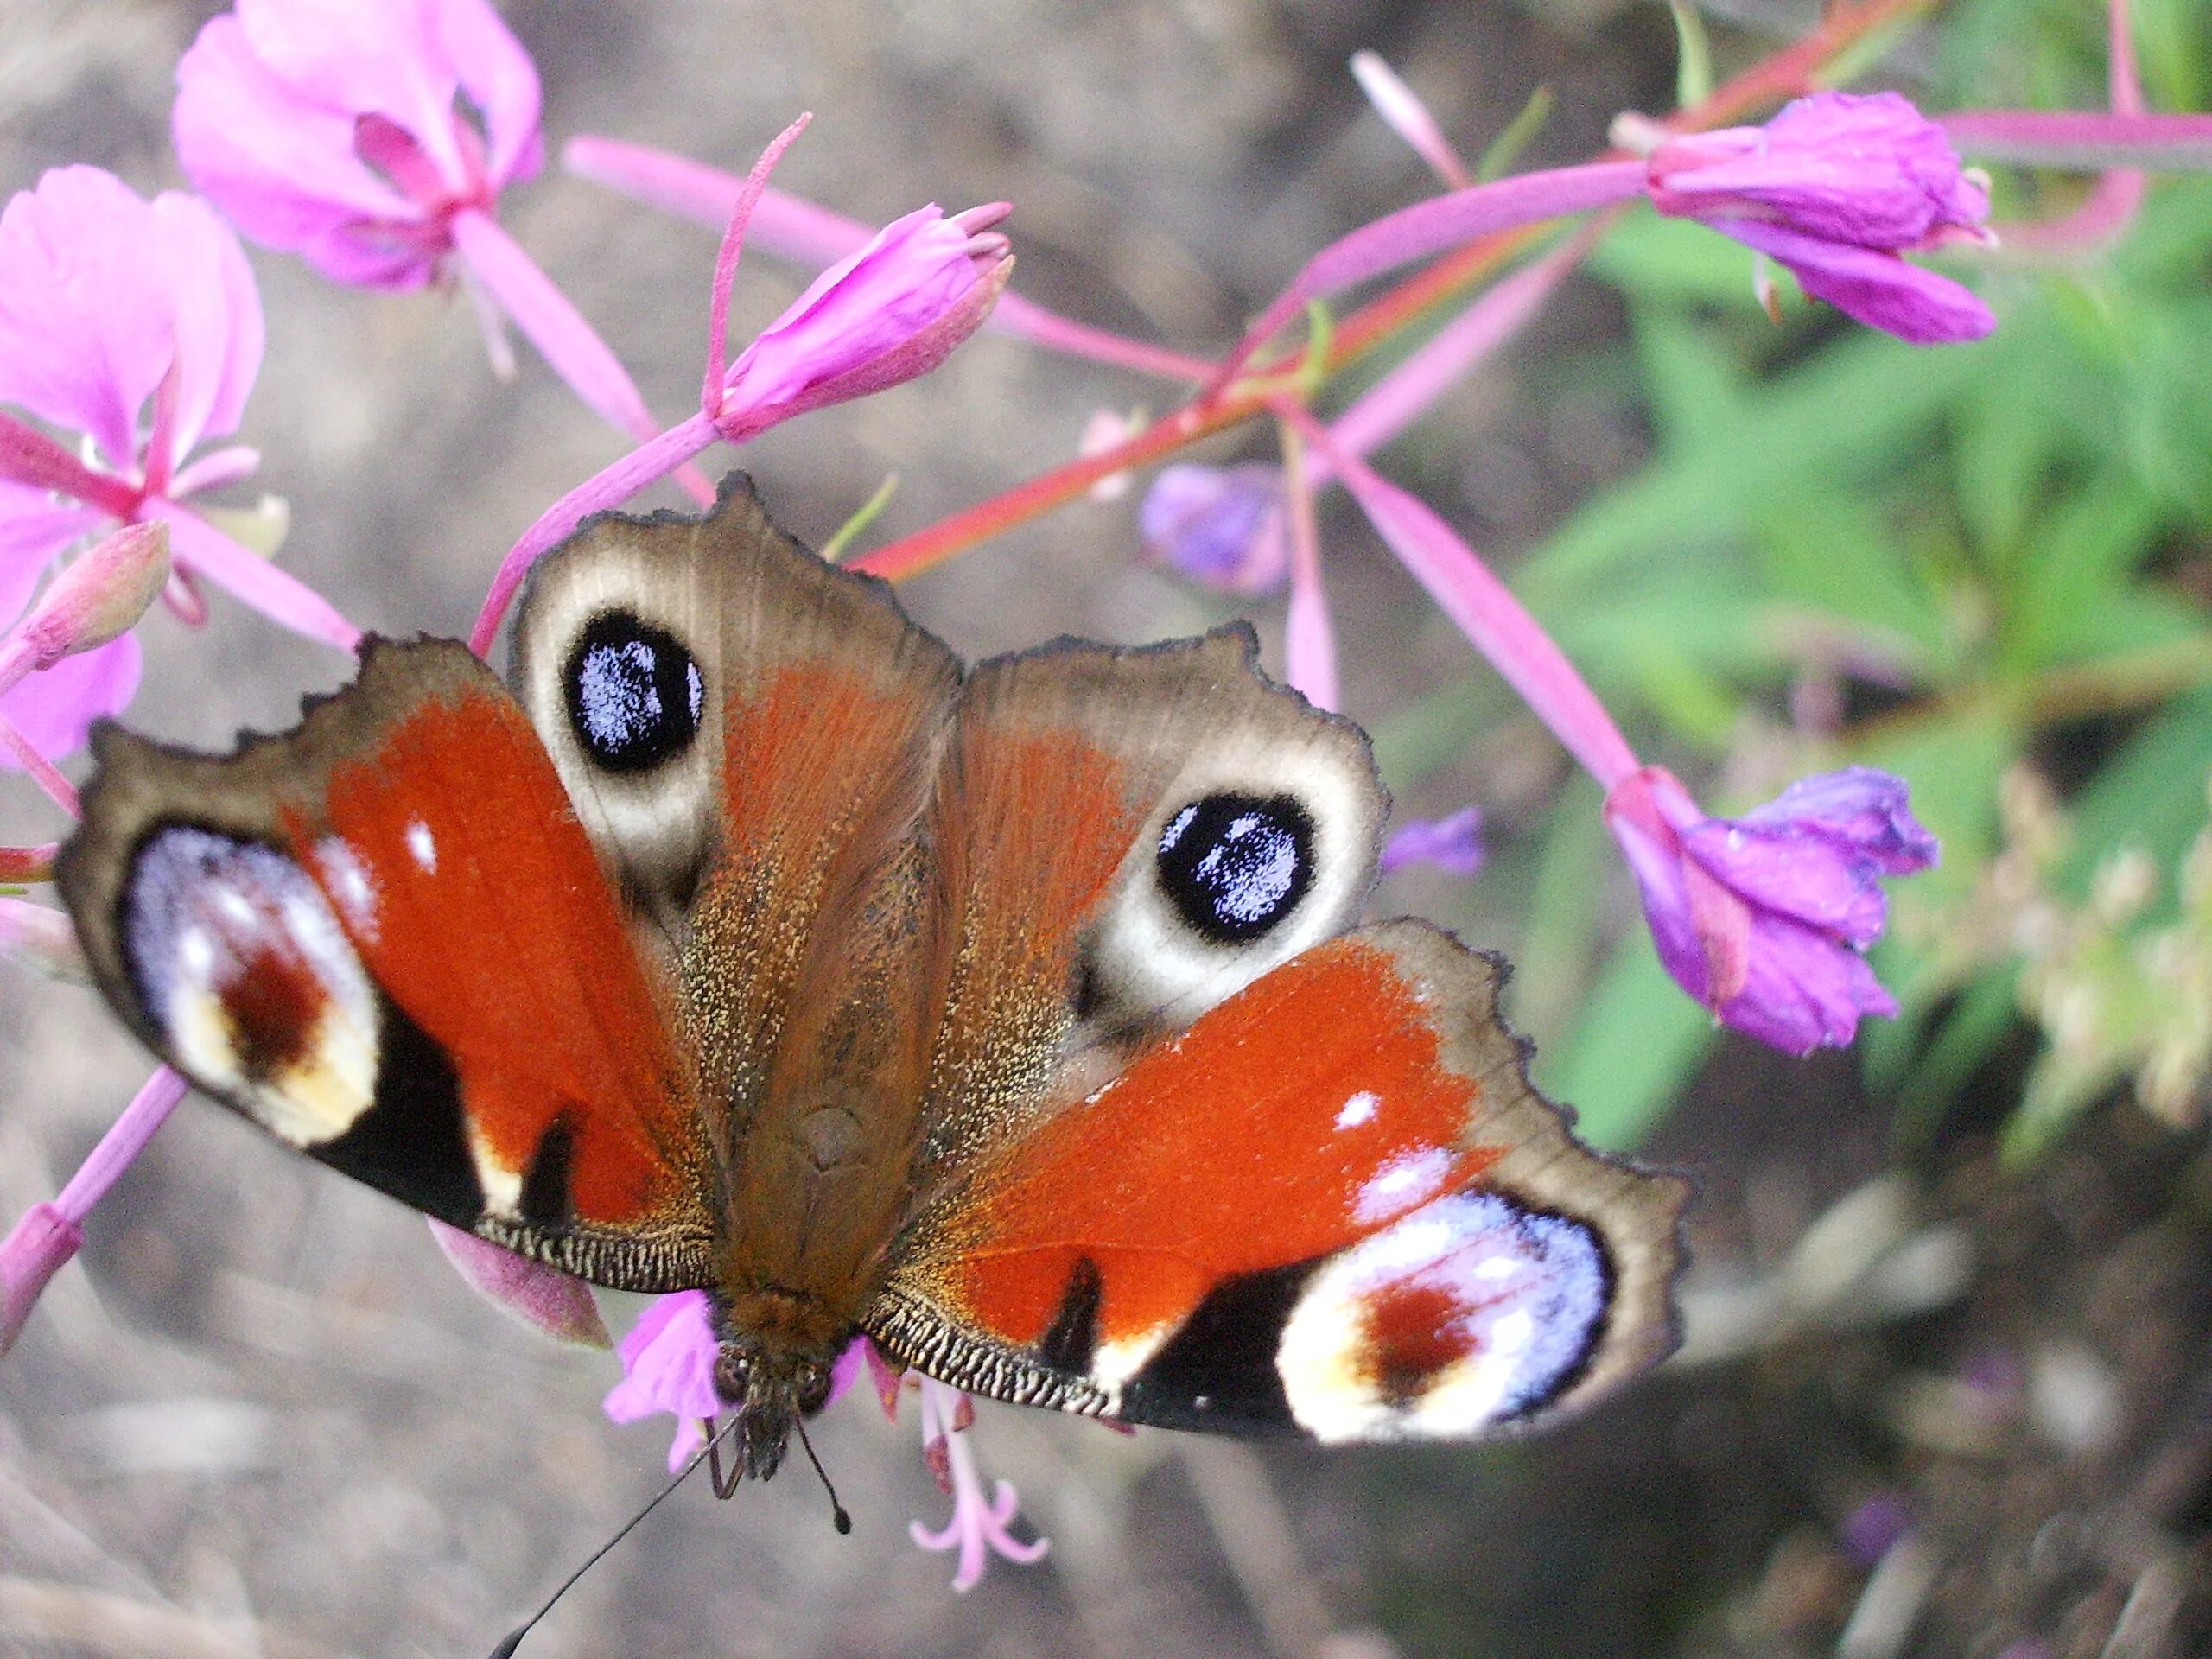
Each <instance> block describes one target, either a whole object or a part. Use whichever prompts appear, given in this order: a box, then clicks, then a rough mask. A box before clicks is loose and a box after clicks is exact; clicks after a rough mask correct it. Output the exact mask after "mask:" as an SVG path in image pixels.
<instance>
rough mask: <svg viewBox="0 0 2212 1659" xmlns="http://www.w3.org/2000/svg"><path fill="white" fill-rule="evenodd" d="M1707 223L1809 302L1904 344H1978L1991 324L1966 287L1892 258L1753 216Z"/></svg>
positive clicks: (1991, 319)
mask: <svg viewBox="0 0 2212 1659" xmlns="http://www.w3.org/2000/svg"><path fill="white" fill-rule="evenodd" d="M1707 223H1709V224H1710V225H1711V226H1712V227H1713V229H1714V230H1716V231H1719V232H1720V233H1721V234H1722V235H1724V236H1726V237H1731V238H1734V239H1735V240H1736V241H1738V242H1741V243H1742V244H1743V245H1745V247H1748V248H1756V249H1757V250H1758V251H1760V252H1761V253H1764V254H1766V255H1768V256H1770V257H1772V258H1774V259H1776V260H1777V261H1779V262H1780V263H1781V264H1784V265H1786V266H1788V267H1789V273H1790V275H1792V276H1793V277H1796V279H1797V281H1798V283H1800V284H1801V285H1802V287H1803V288H1804V290H1805V292H1806V293H1808V295H1810V296H1812V297H1813V298H1815V299H1816V300H1826V301H1827V302H1828V303H1829V304H1830V305H1832V306H1834V307H1835V308H1836V309H1837V310H1839V311H1840V312H1842V313H1843V314H1844V315H1846V316H1847V317H1850V318H1851V319H1853V321H1858V322H1863V323H1865V324H1866V326H1867V327H1870V328H1879V329H1880V330H1881V331H1882V332H1883V333H1885V334H1895V335H1896V336H1897V338H1898V339H1899V340H1904V341H1905V342H1906V343H1907V344H1909V345H1913V346H1948V345H1955V344H1960V343H1962V342H1964V341H1967V340H1980V339H1981V338H1982V337H1983V336H1985V335H1986V334H1989V333H1990V331H1991V330H1993V329H1994V328H1995V327H1997V318H1996V315H1995V314H1994V313H1993V312H1992V311H1991V310H1990V308H1988V307H1987V306H1986V305H1985V304H1983V303H1982V302H1981V301H1980V299H1979V298H1977V297H1976V296H1974V293H1973V291H1972V290H1971V289H1966V288H1962V287H1961V286H1960V285H1959V284H1958V283H1955V282H1953V281H1952V280H1951V279H1950V278H1949V277H1939V276H1937V275H1936V273H1935V272H1934V271H1932V270H1922V269H1921V268H1920V267H1919V266H1917V265H1915V264H1909V263H1907V262H1906V261H1905V260H1904V259H1902V258H1900V257H1898V256H1897V255H1896V254H1894V253H1885V252H1883V251H1879V250H1878V249H1872V248H1860V247H1853V246H1851V245H1847V244H1844V243H1840V242H1825V241H1822V240H1821V238H1818V237H1813V236H1807V235H1804V234H1802V232H1796V231H1792V230H1787V229H1784V228H1783V226H1779V225H1767V224H1763V223H1758V222H1755V221H1753V220H1751V219H1712V220H1708V221H1707Z"/></svg>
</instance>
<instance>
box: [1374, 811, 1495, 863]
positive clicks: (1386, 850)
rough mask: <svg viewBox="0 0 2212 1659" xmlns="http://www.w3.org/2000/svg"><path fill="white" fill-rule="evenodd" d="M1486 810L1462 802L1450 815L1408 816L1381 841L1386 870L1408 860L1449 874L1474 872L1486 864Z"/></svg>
mask: <svg viewBox="0 0 2212 1659" xmlns="http://www.w3.org/2000/svg"><path fill="white" fill-rule="evenodd" d="M1485 857H1486V853H1485V850H1484V846H1483V810H1482V808H1480V807H1479V806H1463V807H1461V808H1460V809H1459V810H1458V811H1457V812H1454V813H1452V815H1451V816H1450V817H1442V818H1408V819H1407V820H1406V821H1405V822H1404V823H1402V824H1399V825H1398V826H1397V827H1396V828H1395V829H1392V830H1391V831H1390V836H1389V840H1387V841H1385V842H1383V857H1382V861H1381V868H1382V870H1383V874H1386V875H1387V874H1389V873H1390V872H1391V871H1392V870H1402V869H1403V868H1405V867H1406V866H1407V865H1408V864H1432V865H1434V866H1435V867H1436V868H1438V869H1440V870H1442V871H1443V872H1444V873H1445V874H1447V875H1461V876H1465V875H1473V874H1476V873H1477V872H1478V871H1479V870H1480V869H1481V868H1482V867H1483V864H1484V860H1485Z"/></svg>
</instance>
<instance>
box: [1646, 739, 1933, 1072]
mask: <svg viewBox="0 0 2212 1659" xmlns="http://www.w3.org/2000/svg"><path fill="white" fill-rule="evenodd" d="M1605 822H1606V825H1607V827H1608V828H1610V829H1611V830H1612V832H1613V837H1614V839H1615V840H1616V841H1618V842H1619V843H1620V847H1621V851H1622V853H1623V854H1624V855H1625V856H1626V857H1627V860H1628V864H1629V868H1630V871H1631V872H1633V873H1634V874H1635V876H1636V880H1637V887H1638V888H1639V889H1640V890H1641V892H1642V894H1643V912H1644V916H1645V918H1646V919H1647V920H1648V921H1649V924H1650V926H1651V937H1652V940H1653V942H1654V943H1655V944H1656V945H1657V946H1658V950H1659V959H1660V961H1661V962H1662V963H1664V964H1665V966H1666V969H1667V971H1668V973H1669V974H1670V975H1671V976H1673V977H1674V979H1675V982H1677V983H1678V984H1680V985H1681V988H1683V989H1684V990H1686V991H1688V993H1689V994H1690V995H1692V996H1694V997H1695V998H1696V999H1697V1000H1698V1001H1700V1002H1702V1003H1703V1004H1705V1006H1706V1007H1708V1008H1710V1009H1712V1010H1713V1014H1715V1015H1716V1016H1717V1017H1718V1018H1719V1019H1720V1020H1722V1021H1724V1022H1725V1023H1726V1024H1728V1025H1731V1026H1733V1027H1736V1028H1737V1029H1738V1030H1739V1031H1743V1032H1745V1033H1749V1034H1750V1035H1751V1036H1753V1037H1756V1038H1758V1039H1759V1040H1760V1041H1762V1042H1764V1043H1768V1044H1770V1045H1771V1046H1774V1047H1776V1048H1779V1049H1784V1050H1787V1051H1788V1052H1791V1053H1796V1054H1803V1053H1807V1052H1810V1051H1811V1050H1813V1049H1815V1048H1817V1047H1819V1046H1821V1045H1823V1044H1837V1045H1840V1044H1843V1043H1847V1042H1849V1041H1850V1040H1851V1039H1852V1038H1853V1035H1854V1034H1855V1033H1857V1031H1858V1028H1859V1017H1860V1016H1861V1015H1863V1014H1895V1013H1896V1012H1897V1003H1896V1001H1895V1000H1894V999H1892V998H1891V995H1890V994H1889V993H1888V992H1887V991H1885V990H1884V989H1883V988H1882V986H1881V984H1880V982H1878V980H1876V979H1875V977H1874V974H1873V970H1872V969H1870V968H1869V967H1867V965H1866V959H1865V958H1864V957H1862V956H1861V955H1860V954H1859V952H1860V951H1862V950H1865V949H1866V946H1868V945H1870V944H1872V943H1873V942H1874V940H1875V939H1876V938H1879V937H1880V935H1881V931H1882V925H1883V923H1884V921H1885V918H1886V916H1887V911H1888V905H1887V900H1886V899H1885V897H1884V895H1883V893H1882V889H1881V887H1880V885H1879V882H1878V878H1879V877H1882V876H1885V875H1906V874H1911V873H1912V872H1913V871H1916V870H1923V869H1926V868H1929V866H1931V865H1933V864H1934V863H1935V862H1936V855H1937V848H1936V838H1935V837H1934V836H1931V835H1929V833H1928V831H1927V830H1926V829H1923V828H1922V827H1921V825H1920V823H1919V822H1918V821H1917V820H1916V819H1915V818H1914V817H1913V816H1912V811H1911V809H1910V806H1908V805H1907V804H1906V800H1905V786H1904V783H1903V782H1902V781H1901V780H1900V779H1896V778H1893V777H1891V776H1890V775H1889V774H1888V773H1887V772H1877V771H1875V770H1873V769H1872V767H1868V766H1853V767H1850V768H1848V769H1847V770H1845V771H1842V772H1824V773H1821V775H1819V776H1817V777H1813V778H1805V779H1799V780H1798V781H1797V782H1796V783H1794V784H1792V785H1790V786H1789V788H1787V789H1785V790H1783V791H1782V793H1781V794H1780V795H1778V796H1777V797H1776V798H1774V799H1773V800H1772V801H1770V802H1769V803H1768V804H1766V805H1764V806H1762V807H1758V808H1756V809H1755V810H1752V811H1750V812H1747V813H1745V814H1744V816H1743V817H1738V818H1714V817H1707V816H1706V815H1705V813H1704V812H1702V811H1701V810H1699V808H1698V805H1697V804H1696V803H1695V802H1694V801H1693V800H1691V799H1690V798H1689V795H1688V792H1687V791H1685V790H1684V789H1683V788H1682V786H1681V785H1680V784H1679V783H1677V782H1675V779H1674V778H1673V777H1672V776H1671V775H1669V773H1668V772H1665V771H1663V770H1662V769H1661V768H1660V767H1657V766H1646V767H1644V768H1643V769H1642V770H1641V771H1639V772H1634V773H1632V774H1630V776H1628V777H1626V778H1624V779H1621V780H1620V781H1619V782H1618V784H1616V785H1614V786H1613V787H1612V789H1611V791H1609V792H1608V794H1607V795H1606V798H1605Z"/></svg>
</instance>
